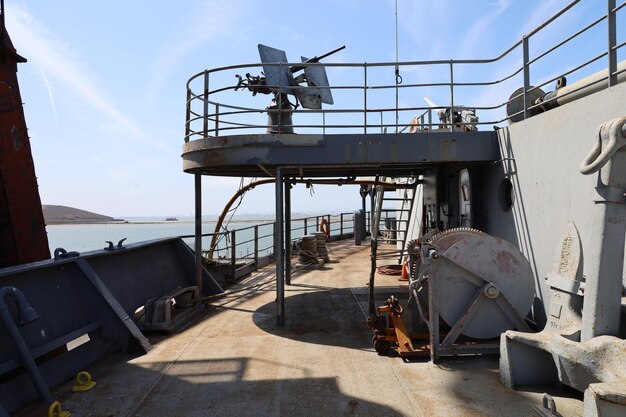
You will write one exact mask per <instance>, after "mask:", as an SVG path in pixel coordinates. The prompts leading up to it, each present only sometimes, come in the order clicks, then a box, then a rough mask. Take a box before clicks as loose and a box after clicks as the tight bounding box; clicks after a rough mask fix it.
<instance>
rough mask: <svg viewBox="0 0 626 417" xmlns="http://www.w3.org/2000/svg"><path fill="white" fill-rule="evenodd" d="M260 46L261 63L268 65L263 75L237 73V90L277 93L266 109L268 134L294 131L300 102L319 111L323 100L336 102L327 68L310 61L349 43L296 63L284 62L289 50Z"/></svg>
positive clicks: (316, 59)
mask: <svg viewBox="0 0 626 417" xmlns="http://www.w3.org/2000/svg"><path fill="white" fill-rule="evenodd" d="M258 47H259V55H260V56H261V62H262V63H263V64H264V65H263V71H262V72H261V75H251V74H249V73H247V74H246V75H245V78H244V77H242V76H241V75H236V77H237V79H238V80H239V81H238V83H237V86H236V87H235V91H237V90H239V89H240V88H247V89H248V91H250V92H252V95H253V96H255V95H257V94H259V93H260V94H273V95H274V98H273V99H272V101H271V103H270V105H269V106H268V107H266V109H265V110H266V111H267V113H268V127H267V131H268V133H293V122H292V117H291V114H292V111H293V110H294V109H296V108H297V107H298V106H299V105H302V107H304V108H305V109H314V110H319V109H321V108H322V103H325V104H333V103H334V101H333V96H332V94H331V91H330V87H329V84H328V76H327V75H326V69H325V68H324V67H323V66H321V65H308V64H314V63H317V62H319V61H320V60H322V59H324V58H326V57H328V56H330V55H332V54H334V53H337V52H339V51H341V50H342V49H344V48H345V45H344V46H341V47H339V48H337V49H333V50H332V51H330V52H327V53H325V54H322V55H320V56H315V57H313V58H306V57H301V60H302V63H301V64H299V65H292V66H289V65H280V64H281V63H285V64H286V63H287V62H288V61H287V54H286V53H285V51H282V50H280V49H276V48H272V47H270V46H267V45H262V44H259V46H258ZM277 64H278V65H277ZM300 71H302V72H301V73H300ZM298 73H300V74H298ZM303 83H306V85H307V87H306V88H303V86H301V84H303ZM288 95H292V96H293V97H295V99H296V103H295V105H293V104H292V103H291V102H290V101H289V97H288Z"/></svg>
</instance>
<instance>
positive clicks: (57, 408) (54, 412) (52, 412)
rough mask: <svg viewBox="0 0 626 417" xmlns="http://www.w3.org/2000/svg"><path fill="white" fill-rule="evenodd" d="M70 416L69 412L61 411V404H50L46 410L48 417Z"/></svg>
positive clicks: (56, 402)
mask: <svg viewBox="0 0 626 417" xmlns="http://www.w3.org/2000/svg"><path fill="white" fill-rule="evenodd" d="M71 415H72V413H70V412H69V411H64V410H63V409H61V403H60V402H58V401H55V402H53V403H52V404H50V407H49V408H48V417H70V416H71Z"/></svg>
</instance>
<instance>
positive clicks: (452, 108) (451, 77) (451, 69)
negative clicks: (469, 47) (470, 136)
mask: <svg viewBox="0 0 626 417" xmlns="http://www.w3.org/2000/svg"><path fill="white" fill-rule="evenodd" d="M450 132H454V61H452V60H450Z"/></svg>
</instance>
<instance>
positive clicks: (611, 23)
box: [606, 0, 617, 87]
mask: <svg viewBox="0 0 626 417" xmlns="http://www.w3.org/2000/svg"><path fill="white" fill-rule="evenodd" d="M607 3H608V10H607V15H606V17H607V19H606V21H607V26H608V27H607V29H608V38H609V39H608V40H609V44H608V51H607V52H608V55H607V56H608V58H609V67H608V70H609V87H613V86H614V85H617V74H615V72H616V71H617V49H615V46H616V45H617V31H616V29H615V28H616V16H615V12H614V11H613V9H615V0H608V1H607Z"/></svg>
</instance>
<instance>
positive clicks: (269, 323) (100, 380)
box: [32, 241, 582, 417]
mask: <svg viewBox="0 0 626 417" xmlns="http://www.w3.org/2000/svg"><path fill="white" fill-rule="evenodd" d="M369 253H370V252H369V246H368V245H367V244H364V245H363V246H354V245H353V244H352V243H351V242H349V241H339V242H336V243H332V244H330V245H329V254H330V258H331V262H330V263H327V264H325V265H324V266H323V267H322V268H319V269H311V270H302V271H300V272H297V273H295V274H294V276H293V281H292V282H293V285H291V286H287V288H286V294H287V298H286V308H287V314H286V325H285V326H284V327H277V326H276V304H275V302H274V300H275V295H276V293H275V285H274V284H275V278H274V270H273V266H272V265H269V266H268V267H266V268H265V269H263V270H261V271H259V272H258V273H257V274H255V275H253V276H252V277H250V278H248V279H247V280H245V281H243V282H241V283H239V284H238V286H237V287H235V288H231V290H230V294H231V295H230V296H228V297H226V298H216V299H214V300H213V301H212V302H210V303H209V304H208V307H207V310H206V312H205V314H204V316H203V317H202V319H200V320H198V321H196V322H195V324H193V325H191V326H190V327H188V328H187V329H185V330H184V331H181V332H180V333H178V334H175V335H173V336H171V337H169V338H167V339H164V340H160V341H159V340H157V338H158V337H161V338H162V336H158V335H156V336H154V337H151V338H150V340H151V342H152V343H154V344H155V345H156V348H155V349H153V350H152V351H151V352H149V353H148V354H146V355H143V356H140V357H131V356H127V355H121V354H120V355H118V356H113V357H110V358H109V359H108V360H105V361H103V362H101V363H99V364H97V365H96V366H94V367H92V368H91V369H89V371H90V372H91V373H92V375H93V378H94V380H95V381H97V385H96V386H95V388H94V389H93V390H91V391H88V392H83V393H72V392H71V387H72V385H73V383H68V384H66V385H65V386H62V387H61V388H60V389H59V390H57V392H56V393H55V398H57V399H59V400H60V401H61V402H62V404H63V408H64V409H67V410H69V411H71V412H72V413H73V415H74V416H75V417H86V416H112V415H114V416H133V417H134V416H150V417H160V416H163V417H165V416H167V417H170V416H187V417H192V416H241V417H243V416H255V417H256V416H423V417H438V416H440V417H461V416H492V417H502V416H507V417H522V416H523V417H527V416H530V415H532V411H531V410H532V407H533V406H534V405H537V404H540V403H541V398H542V394H543V392H545V391H546V390H547V391H548V392H550V393H551V394H552V395H553V397H554V398H555V400H556V403H557V407H558V410H559V412H561V413H562V414H563V415H567V416H574V417H575V416H581V415H582V403H581V401H580V400H579V399H577V398H570V397H568V396H567V395H566V394H564V393H563V392H561V391H558V390H557V389H556V388H554V387H532V388H530V389H528V390H526V391H524V392H521V391H511V390H508V389H507V388H506V387H505V386H504V385H503V384H502V383H501V382H500V380H499V374H498V358H497V357H494V356H490V357H488V356H483V357H480V356H464V357H457V358H448V359H443V360H441V361H440V362H439V363H437V364H432V363H430V362H429V361H428V360H427V359H414V360H411V361H410V362H405V361H403V360H402V359H401V358H389V357H385V356H378V355H377V354H376V352H375V351H374V350H373V348H372V344H371V338H372V335H371V332H370V331H369V330H368V329H367V326H366V324H365V312H366V311H367V286H366V283H367V281H368V276H369ZM377 282H378V287H377V299H378V300H379V302H382V301H383V300H384V299H385V298H387V297H389V295H390V294H395V295H397V296H401V297H404V299H403V302H406V293H407V291H406V284H405V283H403V282H399V281H398V277H396V276H382V275H378V276H377ZM237 291H238V292H237ZM32 415H35V414H32Z"/></svg>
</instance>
